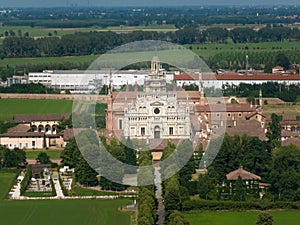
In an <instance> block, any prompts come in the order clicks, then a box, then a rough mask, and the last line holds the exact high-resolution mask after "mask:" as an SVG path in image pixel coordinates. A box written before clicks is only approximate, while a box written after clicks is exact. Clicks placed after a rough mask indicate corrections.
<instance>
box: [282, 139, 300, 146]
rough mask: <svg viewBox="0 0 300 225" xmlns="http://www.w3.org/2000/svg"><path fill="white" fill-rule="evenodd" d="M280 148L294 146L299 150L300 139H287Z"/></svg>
mask: <svg viewBox="0 0 300 225" xmlns="http://www.w3.org/2000/svg"><path fill="white" fill-rule="evenodd" d="M281 144H282V146H289V145H295V146H297V147H298V148H300V139H299V138H288V139H286V140H284V141H282V142H281Z"/></svg>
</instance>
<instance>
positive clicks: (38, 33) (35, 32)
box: [0, 25, 177, 37]
mask: <svg viewBox="0 0 300 225" xmlns="http://www.w3.org/2000/svg"><path fill="white" fill-rule="evenodd" d="M10 30H11V31H13V32H14V33H15V36H18V32H19V30H20V31H21V32H22V35H23V36H24V34H25V33H26V32H28V34H29V37H48V36H49V33H51V34H52V36H58V37H61V36H63V35H66V34H74V33H76V32H90V31H99V32H101V31H116V32H122V31H127V32H129V31H136V30H144V31H163V32H167V31H176V30H177V29H176V28H175V26H174V25H157V26H108V27H107V28H101V27H87V28H44V27H31V26H1V27H0V34H2V35H3V36H5V35H4V33H5V31H7V32H9V31H10ZM55 32H56V34H55Z"/></svg>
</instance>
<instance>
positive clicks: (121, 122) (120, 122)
mask: <svg viewBox="0 0 300 225" xmlns="http://www.w3.org/2000/svg"><path fill="white" fill-rule="evenodd" d="M122 129H123V121H122V120H119V130H122Z"/></svg>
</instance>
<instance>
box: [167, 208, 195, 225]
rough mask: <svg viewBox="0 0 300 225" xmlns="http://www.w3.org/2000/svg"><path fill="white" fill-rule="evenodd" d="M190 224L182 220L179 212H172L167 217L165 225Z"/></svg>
mask: <svg viewBox="0 0 300 225" xmlns="http://www.w3.org/2000/svg"><path fill="white" fill-rule="evenodd" d="M189 224H190V223H189V222H188V221H187V220H185V219H184V216H183V214H182V213H181V212H179V211H177V210H176V211H174V212H172V213H171V214H170V216H169V222H168V223H167V225H189Z"/></svg>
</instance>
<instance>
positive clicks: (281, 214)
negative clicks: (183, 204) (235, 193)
mask: <svg viewBox="0 0 300 225" xmlns="http://www.w3.org/2000/svg"><path fill="white" fill-rule="evenodd" d="M268 213H270V214H271V215H272V216H273V219H274V223H273V225H283V224H284V225H299V221H300V212H299V211H269V212H268ZM258 214H259V212H257V211H249V212H199V213H186V214H185V215H184V216H185V218H186V219H187V220H188V221H189V222H190V225H200V224H201V225H254V224H255V223H256V220H257V217H258Z"/></svg>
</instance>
